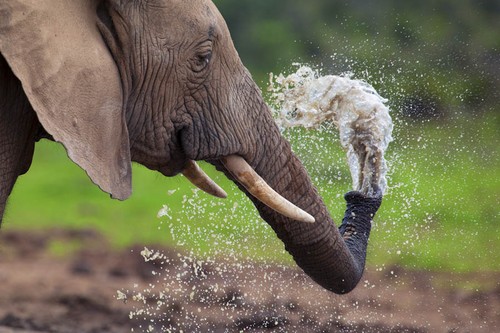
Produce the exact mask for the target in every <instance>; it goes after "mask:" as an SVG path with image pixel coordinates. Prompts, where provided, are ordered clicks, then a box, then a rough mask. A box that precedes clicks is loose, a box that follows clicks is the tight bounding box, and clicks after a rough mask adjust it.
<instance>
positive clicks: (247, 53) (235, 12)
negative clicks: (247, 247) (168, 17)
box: [215, 0, 500, 119]
mask: <svg viewBox="0 0 500 333" xmlns="http://www.w3.org/2000/svg"><path fill="white" fill-rule="evenodd" d="M215 3H216V5H217V6H218V7H219V9H220V10H221V12H222V14H223V15H224V17H225V18H226V21H227V23H228V25H229V27H230V29H231V32H232V36H233V39H234V41H235V44H236V48H237V49H238V51H239V52H240V56H241V57H242V59H243V62H244V63H245V64H246V65H247V67H248V68H249V70H250V71H251V72H252V73H253V74H254V77H255V78H256V80H257V82H259V83H261V84H262V85H263V86H265V85H266V81H267V78H266V76H267V74H268V73H269V72H274V73H279V72H281V71H282V70H283V68H287V67H289V66H290V64H291V63H293V62H296V61H302V62H306V63H312V64H314V65H316V66H318V67H321V68H323V69H324V71H325V72H329V73H334V74H338V73H343V72H346V71H349V72H353V73H354V74H355V76H356V77H357V78H364V79H366V80H367V81H369V82H370V83H371V84H373V85H374V86H375V88H377V89H379V90H380V91H379V92H381V94H382V95H383V96H386V97H389V98H390V100H391V101H392V102H393V103H394V105H396V106H397V109H398V110H400V112H402V113H404V114H405V115H407V116H409V117H412V118H415V117H417V118H418V117H423V118H431V119H432V118H436V117H442V116H445V115H448V116H449V115H450V108H453V109H454V110H455V109H456V108H457V107H459V106H460V107H461V108H463V110H464V112H465V113H478V112H484V111H488V110H491V109H492V106H494V105H495V104H496V103H497V101H498V91H499V90H500V19H499V18H500V2H498V1H496V0H480V1H473V0H465V1H455V0H436V1H435V0H432V1H431V0H423V1H397V0H381V1H374V2H370V1H364V0H355V1H330V0H311V1H302V0H289V1H268V0H240V1H230V0H215Z"/></svg>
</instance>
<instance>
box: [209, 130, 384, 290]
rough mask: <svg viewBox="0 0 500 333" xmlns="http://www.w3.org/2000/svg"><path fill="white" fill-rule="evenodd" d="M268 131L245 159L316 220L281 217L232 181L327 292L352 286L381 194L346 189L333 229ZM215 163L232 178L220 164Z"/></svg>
mask: <svg viewBox="0 0 500 333" xmlns="http://www.w3.org/2000/svg"><path fill="white" fill-rule="evenodd" d="M273 125H274V124H273ZM269 130H270V131H272V132H274V133H272V134H274V136H272V135H271V137H272V140H269V136H268V137H267V141H266V143H267V144H263V145H259V147H260V148H261V151H260V153H259V154H257V155H256V156H255V159H254V160H252V161H248V162H249V164H250V165H251V166H252V167H253V168H254V170H255V171H256V172H257V173H258V174H259V175H260V176H261V177H262V178H263V179H264V180H265V181H266V182H267V183H268V184H269V185H270V186H271V187H272V188H273V189H274V190H275V191H276V192H278V193H279V194H280V195H281V196H283V197H284V198H286V199H287V200H289V201H290V202H291V203H293V204H295V205H296V206H298V207H299V208H302V209H303V210H305V211H306V212H307V213H309V214H311V215H312V216H313V217H314V219H315V223H303V222H298V221H295V220H293V219H291V218H289V217H286V216H284V215H282V214H280V213H278V212H276V211H275V210H273V209H271V208H269V207H268V206H267V205H265V204H264V203H262V202H261V201H260V200H258V199H257V198H255V197H254V196H252V195H251V194H250V193H249V192H248V191H247V190H246V189H245V187H244V186H242V185H241V184H238V182H237V184H238V186H239V187H240V189H241V190H242V191H244V192H245V193H246V194H247V195H248V196H249V197H250V199H251V200H252V201H253V203H254V205H255V206H256V208H257V209H258V211H259V213H260V215H261V216H262V218H263V219H264V220H265V221H267V222H268V223H269V225H270V226H271V227H272V228H273V229H274V231H275V232H276V234H277V235H278V237H279V238H280V239H281V240H282V241H283V243H284V244H285V248H286V250H287V251H288V252H289V253H290V254H291V255H292V256H293V258H294V259H295V261H296V263H297V264H298V265H299V266H300V267H301V268H302V269H303V270H304V272H305V273H306V274H307V275H309V276H310V277H311V278H312V279H313V280H314V281H316V282H317V283H318V284H320V285H321V286H322V287H324V288H326V289H328V290H330V291H333V292H335V293H338V294H344V293H347V292H349V291H351V290H352V289H354V287H356V285H357V284H358V282H359V280H360V279H361V276H362V274H363V270H364V266H365V258H366V248H367V244H368V237H369V234H370V229H371V222H372V219H373V216H374V215H375V213H376V211H377V210H378V208H379V207H380V204H381V200H382V196H381V195H379V196H377V197H374V198H371V197H366V196H364V195H362V194H361V193H359V192H349V193H347V194H346V195H345V199H346V201H347V209H346V212H345V216H344V218H343V220H342V224H341V225H340V228H337V227H336V225H335V224H334V222H333V221H332V219H331V218H330V215H329V213H328V210H327V208H326V206H325V204H324V202H323V200H322V199H321V197H320V196H319V194H318V191H317V190H316V189H315V188H314V186H313V185H312V183H311V180H310V178H309V176H308V174H307V172H306V170H305V168H304V167H303V165H302V163H301V162H300V161H299V159H298V158H297V157H296V156H295V155H294V154H293V152H292V151H291V148H290V144H289V143H288V142H287V141H286V140H285V139H283V138H282V137H281V135H280V134H279V131H278V129H277V128H276V127H275V126H272V128H269ZM268 134H269V133H268ZM270 143H274V144H270ZM215 164H216V165H217V167H218V168H219V169H221V170H223V171H225V173H226V175H227V176H228V177H229V178H231V179H233V180H235V179H234V178H233V177H232V175H231V173H230V172H228V170H226V169H225V168H224V167H222V165H221V164H220V163H215Z"/></svg>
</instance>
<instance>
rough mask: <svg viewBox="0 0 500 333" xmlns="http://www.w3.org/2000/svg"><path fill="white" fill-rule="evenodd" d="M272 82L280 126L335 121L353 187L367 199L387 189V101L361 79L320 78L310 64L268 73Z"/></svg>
mask: <svg viewBox="0 0 500 333" xmlns="http://www.w3.org/2000/svg"><path fill="white" fill-rule="evenodd" d="M297 65H298V64H297ZM270 81H271V82H270V83H271V84H270V87H269V90H270V91H271V92H272V96H271V98H272V99H274V104H275V106H277V110H276V111H275V112H274V113H275V118H276V123H277V124H278V126H280V127H282V128H290V127H305V128H319V127H320V126H322V124H324V123H326V122H329V123H333V124H334V125H335V126H336V128H337V129H338V130H339V134H340V143H341V145H342V147H343V148H344V150H345V151H347V161H348V164H349V168H350V171H351V176H352V179H353V188H354V189H355V190H358V191H361V192H362V193H364V194H367V195H373V194H374V193H375V192H376V188H377V187H378V188H380V190H381V191H382V193H383V192H384V191H385V189H386V185H387V181H386V177H385V176H386V173H387V163H386V161H385V159H384V152H385V150H386V149H387V147H388V145H389V142H391V141H392V129H393V124H392V119H391V117H390V115H389V109H388V108H387V107H386V106H385V105H384V103H385V102H387V100H386V99H384V98H382V97H380V95H379V94H378V93H377V92H376V90H375V89H374V88H373V87H372V86H371V85H369V84H368V83H366V82H364V81H360V80H353V79H351V78H350V77H348V76H336V75H326V76H320V74H319V72H318V71H315V70H313V69H312V68H311V67H309V66H300V67H299V69H298V70H297V71H296V72H295V73H293V74H291V75H288V76H284V75H282V74H280V75H278V76H277V77H275V76H274V75H272V74H271V79H270Z"/></svg>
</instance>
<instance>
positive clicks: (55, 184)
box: [2, 0, 500, 272]
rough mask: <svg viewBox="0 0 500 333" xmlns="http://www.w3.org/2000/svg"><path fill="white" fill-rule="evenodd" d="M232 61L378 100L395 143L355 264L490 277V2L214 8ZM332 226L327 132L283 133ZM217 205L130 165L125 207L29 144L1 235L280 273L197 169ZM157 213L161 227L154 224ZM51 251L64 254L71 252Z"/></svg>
mask: <svg viewBox="0 0 500 333" xmlns="http://www.w3.org/2000/svg"><path fill="white" fill-rule="evenodd" d="M215 3H216V5H217V6H218V7H219V9H220V10H221V12H222V14H223V16H224V17H225V18H226V21H227V23H228V26H229V28H230V31H231V33H232V36H233V39H234V42H235V45H236V48H237V49H238V51H239V53H240V56H241V58H242V60H243V62H244V63H245V65H246V66H247V67H248V68H249V70H250V72H251V73H252V74H253V76H254V78H255V80H256V82H257V83H258V84H259V85H260V86H261V87H262V89H263V90H264V91H265V90H266V87H267V81H268V75H269V73H270V72H274V73H275V74H278V73H280V72H284V73H290V72H293V71H294V66H293V65H292V64H293V63H294V62H301V63H307V64H310V65H312V66H313V67H315V68H318V69H320V70H321V71H322V73H324V74H340V73H352V75H353V77H354V78H358V79H364V80H366V81H367V82H369V83H370V84H372V85H373V86H374V87H375V88H376V89H377V90H378V92H379V93H380V94H381V95H382V96H384V97H386V98H388V99H389V106H390V108H391V110H392V116H393V118H394V123H395V130H394V131H395V132H394V138H395V141H394V142H393V143H392V144H391V145H390V147H389V151H388V153H387V159H388V162H389V164H390V167H391V170H390V174H389V177H388V181H389V190H388V193H387V195H386V197H385V199H384V203H383V206H382V208H381V210H380V211H379V213H378V215H377V218H376V223H375V226H374V230H373V234H372V235H373V236H372V238H371V241H370V246H369V255H368V264H369V265H372V266H377V267H384V266H390V265H393V264H397V265H402V266H405V267H410V268H415V269H430V270H447V271H459V272H462V271H499V270H500V260H499V259H498V253H500V223H499V222H500V208H499V207H500V158H499V155H500V154H499V143H500V106H499V103H498V100H499V97H500V95H499V91H500V79H499V78H500V3H499V2H498V1H496V0H495V1H494V0H491V1H467V0H466V1H454V0H434V1H429V0H425V1H396V0H384V1H376V2H368V1H360V0H357V1H350V2H338V1H331V0H321V1H320V0H311V1H299V0H290V1H270V0H252V1H250V0H240V1H229V0H216V1H215ZM284 135H285V136H286V137H287V138H288V139H290V140H291V142H292V146H293V149H294V150H295V151H296V152H297V154H298V155H299V157H300V158H301V159H302V160H303V162H304V164H305V165H306V167H307V168H308V170H309V172H310V174H311V176H312V179H313V181H314V182H315V184H316V185H317V186H318V188H319V190H320V192H321V194H322V195H323V197H324V199H325V202H326V203H327V205H328V207H329V209H330V211H331V213H332V216H333V217H334V220H336V221H339V220H340V218H341V217H342V216H343V210H344V208H345V203H344V201H343V199H342V195H343V194H344V193H345V192H347V191H349V189H350V184H351V180H350V175H349V171H348V168H347V163H346V162H345V154H344V152H343V151H342V150H341V149H340V144H339V142H338V140H337V136H336V134H335V133H333V132H322V133H319V132H314V131H306V130H293V131H287V132H285V133H284ZM203 168H204V169H205V170H206V171H207V172H208V173H209V174H210V175H211V176H212V177H213V178H214V179H215V180H216V181H217V182H218V183H219V184H220V185H221V186H222V187H223V188H225V189H226V190H227V192H228V193H229V198H228V199H226V200H218V199H215V198H211V197H208V196H207V195H205V194H204V193H201V192H199V191H196V190H193V187H192V186H191V185H190V184H189V183H188V182H187V181H186V180H185V179H183V178H182V177H180V176H179V177H175V178H169V179H167V178H164V177H161V176H160V175H159V174H157V173H155V172H152V171H149V170H146V169H145V168H143V167H141V166H139V165H135V166H134V170H133V186H134V187H133V190H134V193H133V195H132V197H131V198H130V199H128V200H127V201H125V202H119V201H115V200H111V199H109V196H108V195H106V194H105V193H103V192H101V191H100V190H99V189H98V188H97V187H96V186H94V185H93V184H92V183H91V182H90V181H89V180H88V178H87V177H86V175H85V173H84V172H83V171H82V170H81V169H79V168H78V167H77V166H76V165H74V164H73V163H72V162H70V161H69V159H68V158H67V156H66V154H65V151H64V149H63V148H62V147H61V146H60V145H58V144H55V143H51V142H47V141H43V142H40V143H38V144H37V148H36V155H35V159H34V162H33V165H32V167H31V170H30V172H29V173H28V174H27V175H25V176H22V177H20V178H19V180H18V183H17V185H16V187H15V189H14V192H13V195H12V196H11V198H10V201H9V205H8V208H7V212H6V215H5V219H4V224H3V226H2V228H3V229H4V230H12V229H30V230H33V229H40V228H53V227H63V228H95V229H98V230H100V231H101V232H102V233H103V234H104V235H106V237H108V239H109V240H110V242H111V243H112V244H113V245H114V246H116V247H125V246H129V245H131V244H134V243H137V244H151V243H157V244H164V245H172V246H178V247H181V248H183V249H185V250H189V251H193V252H195V253H198V254H200V255H206V256H232V257H236V258H241V257H244V258H250V259H252V260H266V261H273V262H280V263H291V259H290V258H289V257H288V255H287V254H286V253H285V252H284V250H283V246H282V244H281V243H280V241H279V240H278V239H277V238H276V237H275V236H274V235H273V232H272V230H271V229H270V228H269V227H268V226H267V225H266V224H265V222H263V221H262V220H260V219H259V217H258V216H257V214H256V212H255V210H254V208H253V206H252V205H251V204H250V202H249V200H247V199H246V198H245V197H244V196H243V195H242V194H241V193H240V192H239V191H238V190H237V189H236V188H235V186H234V185H233V184H231V183H229V182H228V181H227V180H225V179H224V177H223V176H222V175H220V174H218V173H217V172H215V171H214V170H213V168H212V167H211V166H209V165H205V164H204V165H203ZM164 205H165V206H166V208H165V210H166V212H167V214H168V215H167V216H163V217H161V218H157V217H156V215H157V212H158V211H159V210H160V209H161V208H162V207H163V206H164ZM67 245H68V246H64V244H62V246H61V244H57V246H56V245H55V246H54V251H55V252H59V253H65V252H69V251H71V250H72V249H74V247H73V246H71V244H67Z"/></svg>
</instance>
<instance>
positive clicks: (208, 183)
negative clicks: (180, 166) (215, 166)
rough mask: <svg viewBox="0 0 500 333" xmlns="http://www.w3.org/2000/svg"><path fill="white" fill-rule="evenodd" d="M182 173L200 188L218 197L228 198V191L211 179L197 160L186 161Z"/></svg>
mask: <svg viewBox="0 0 500 333" xmlns="http://www.w3.org/2000/svg"><path fill="white" fill-rule="evenodd" d="M182 174H183V175H184V177H186V178H187V179H188V180H189V181H190V182H191V183H193V185H194V186H196V187H198V188H199V189H200V190H203V191H205V192H207V193H208V194H211V195H213V196H215V197H218V198H222V199H224V198H227V193H226V192H225V191H224V190H223V189H222V188H221V187H220V186H219V185H217V183H215V182H214V181H213V180H212V179H210V177H209V176H208V175H207V174H206V173H205V172H204V171H203V170H202V169H201V168H200V167H199V166H198V164H196V162H195V161H192V160H189V161H188V162H187V163H186V166H185V167H184V170H182Z"/></svg>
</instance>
